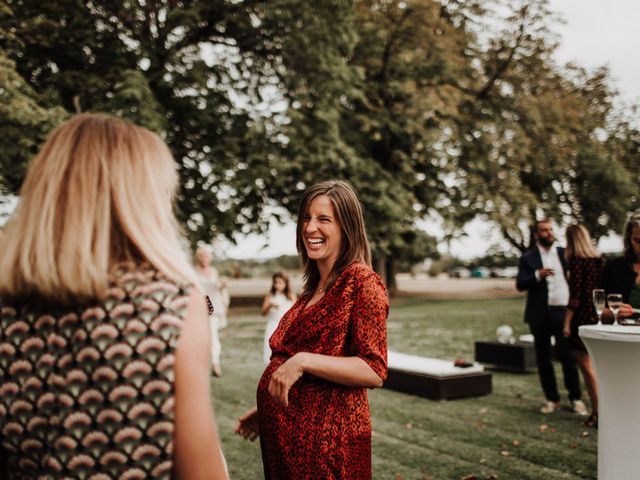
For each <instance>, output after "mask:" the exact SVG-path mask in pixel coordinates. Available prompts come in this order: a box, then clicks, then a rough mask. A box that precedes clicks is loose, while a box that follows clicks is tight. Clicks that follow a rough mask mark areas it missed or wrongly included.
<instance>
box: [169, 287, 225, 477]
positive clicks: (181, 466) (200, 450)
mask: <svg viewBox="0 0 640 480" xmlns="http://www.w3.org/2000/svg"><path fill="white" fill-rule="evenodd" d="M208 320H209V319H208V315H207V307H206V304H205V301H204V298H203V296H202V294H201V293H200V292H199V291H198V290H197V289H195V288H194V289H193V291H192V293H191V296H190V298H189V305H188V307H187V314H186V317H185V321H184V325H183V327H182V331H181V333H180V338H179V339H178V344H177V347H176V353H175V356H176V360H175V430H174V462H175V471H176V474H177V478H178V479H189V480H191V479H201V478H202V479H205V478H206V479H213V478H215V479H218V478H227V475H226V468H225V466H224V460H223V458H222V452H221V450H220V443H219V438H218V432H217V427H216V424H215V419H214V414H213V407H212V405H211V395H210V392H209V381H210V372H211V365H210V348H209V344H210V339H209V336H210V332H209V323H208Z"/></svg>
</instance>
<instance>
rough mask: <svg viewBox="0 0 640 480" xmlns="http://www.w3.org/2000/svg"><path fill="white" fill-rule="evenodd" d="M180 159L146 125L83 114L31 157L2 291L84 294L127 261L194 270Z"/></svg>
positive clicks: (54, 297) (185, 275) (62, 297)
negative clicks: (184, 226) (185, 235)
mask: <svg viewBox="0 0 640 480" xmlns="http://www.w3.org/2000/svg"><path fill="white" fill-rule="evenodd" d="M177 183H178V176H177V174H176V166H175V161H174V160H173V158H172V156H171V153H170V152H169V149H168V148H167V146H166V145H165V143H164V142H163V141H162V140H161V139H160V138H159V137H158V136H157V135H156V134H155V133H152V132H150V131H149V130H147V129H145V128H142V127H138V126H135V125H132V124H130V123H127V122H126V121H124V120H121V119H118V118H114V117H111V116H108V115H103V114H82V115H77V116H75V117H73V118H71V119H69V120H67V121H66V122H64V123H63V124H62V125H60V126H59V127H58V128H56V129H55V130H54V131H53V132H52V133H51V135H50V136H49V137H48V139H47V140H46V142H45V143H44V145H43V146H42V148H41V149H40V152H39V153H38V154H37V155H36V157H35V158H34V159H33V161H32V162H31V165H30V166H29V170H28V172H27V176H26V179H25V181H24V184H23V186H22V189H21V190H20V200H19V203H18V206H17V208H16V211H15V213H14V215H13V217H12V218H11V219H10V220H9V222H7V225H6V227H5V229H4V230H5V231H4V235H3V239H2V248H1V249H0V295H2V296H3V297H5V298H7V299H11V298H15V299H19V298H25V297H37V298H41V299H46V300H49V301H53V302H61V303H70V304H77V303H80V302H82V301H85V300H90V299H95V298H100V297H101V296H102V295H103V294H104V293H105V292H106V289H107V287H108V278H109V274H110V273H112V269H113V267H114V266H115V264H117V263H119V262H123V261H130V262H133V263H139V262H148V263H150V264H151V265H152V266H154V267H155V268H156V269H158V270H159V271H160V272H162V273H164V274H165V275H167V276H169V278H172V279H174V280H176V281H180V282H195V280H196V277H195V273H194V271H193V269H192V267H191V266H190V265H189V262H188V259H187V257H186V255H185V252H184V250H183V248H182V245H181V243H180V235H179V229H178V225H177V222H176V219H175V217H174V215H173V213H172V209H171V205H172V200H173V195H174V192H175V189H176V187H177Z"/></svg>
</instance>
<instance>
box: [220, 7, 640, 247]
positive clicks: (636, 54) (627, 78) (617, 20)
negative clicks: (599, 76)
mask: <svg viewBox="0 0 640 480" xmlns="http://www.w3.org/2000/svg"><path fill="white" fill-rule="evenodd" d="M550 6H551V9H552V10H554V11H556V12H558V13H560V14H561V15H562V16H563V17H564V20H565V22H566V23H564V24H562V25H557V26H556V29H555V30H556V32H557V33H558V34H560V36H561V38H560V46H559V48H558V51H557V55H556V60H557V61H558V62H559V63H561V64H564V63H567V62H575V63H577V64H579V65H581V66H583V67H585V68H587V69H589V70H593V69H596V68H598V67H601V66H603V65H608V66H609V68H610V70H611V77H612V80H613V86H615V87H616V88H617V89H618V91H619V92H620V94H621V97H622V99H623V100H624V101H625V102H628V103H635V104H638V105H640V27H639V26H638V24H640V0H550ZM424 228H425V229H426V231H427V232H428V233H429V234H431V235H435V236H440V235H442V230H441V229H440V228H439V227H438V225H437V224H436V223H433V222H425V224H424ZM465 231H466V233H467V238H464V239H460V240H455V241H452V242H451V243H450V245H449V246H446V245H444V244H442V245H440V247H439V249H440V250H441V251H442V253H451V254H452V255H455V256H457V257H460V258H463V259H471V258H474V257H478V256H481V255H483V254H484V252H486V250H487V248H488V247H489V246H490V245H492V244H501V245H504V246H505V248H508V247H507V245H506V244H505V243H504V242H503V241H501V239H500V236H499V234H498V233H497V232H496V231H495V230H494V229H493V228H492V227H491V226H490V225H488V224H486V223H484V222H482V221H479V220H476V221H473V222H471V223H470V224H469V225H468V226H467V228H466V230H465ZM556 233H560V232H556ZM559 236H560V237H561V235H559ZM598 246H599V248H600V250H602V251H604V252H612V251H620V250H621V241H620V239H619V237H617V236H615V235H614V236H611V237H606V238H603V239H601V240H600V243H599V245H598ZM216 250H217V251H218V252H219V254H220V255H222V256H223V257H227V258H269V257H275V256H279V255H294V254H295V253H296V249H295V225H293V223H290V224H287V225H284V226H281V225H277V224H275V223H274V224H273V225H272V227H271V228H270V231H269V234H268V235H267V236H266V237H263V236H257V235H250V236H248V237H244V238H242V239H240V241H239V242H238V245H235V246H234V245H232V244H231V243H228V242H222V243H220V244H218V245H216Z"/></svg>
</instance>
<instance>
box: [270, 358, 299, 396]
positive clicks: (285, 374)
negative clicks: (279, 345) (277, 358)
mask: <svg viewBox="0 0 640 480" xmlns="http://www.w3.org/2000/svg"><path fill="white" fill-rule="evenodd" d="M302 355H304V353H302V352H301V353H296V354H295V355H294V356H293V357H291V358H289V359H288V360H287V361H286V362H284V363H283V364H282V365H280V367H279V368H278V369H277V370H276V371H275V372H273V374H272V375H271V381H270V382H269V393H270V394H271V396H272V397H273V398H274V400H275V401H276V402H278V403H279V404H280V405H283V406H285V407H286V406H288V405H289V390H290V389H291V387H292V385H293V384H294V383H296V382H297V381H298V380H299V379H300V377H301V376H302V374H303V373H304V370H303V368H302Z"/></svg>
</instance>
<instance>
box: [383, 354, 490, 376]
mask: <svg viewBox="0 0 640 480" xmlns="http://www.w3.org/2000/svg"><path fill="white" fill-rule="evenodd" d="M388 354H389V361H388V366H389V368H390V369H392V370H403V371H405V372H411V373H422V374H425V375H433V376H434V377H452V376H455V375H464V374H468V373H479V372H483V371H484V367H483V366H482V365H480V364H479V363H478V362H474V363H473V365H472V366H471V367H466V368H463V367H456V366H455V365H454V364H453V362H452V361H450V360H441V359H439V358H429V357H419V356H417V355H407V354H404V353H398V352H388Z"/></svg>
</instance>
